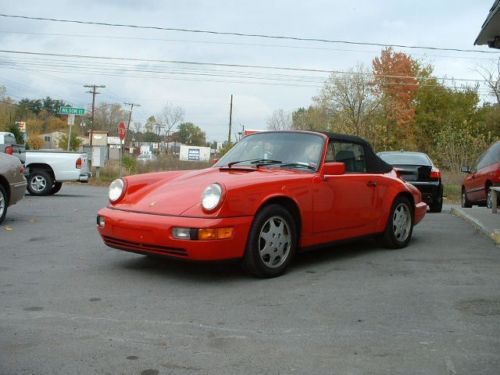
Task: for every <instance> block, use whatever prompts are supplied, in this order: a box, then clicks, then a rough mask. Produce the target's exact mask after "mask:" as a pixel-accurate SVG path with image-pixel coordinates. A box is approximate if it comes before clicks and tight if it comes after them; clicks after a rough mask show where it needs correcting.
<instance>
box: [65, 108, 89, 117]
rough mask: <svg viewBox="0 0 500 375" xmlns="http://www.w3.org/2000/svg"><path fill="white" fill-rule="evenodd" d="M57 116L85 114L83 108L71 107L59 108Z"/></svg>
mask: <svg viewBox="0 0 500 375" xmlns="http://www.w3.org/2000/svg"><path fill="white" fill-rule="evenodd" d="M59 114H60V115H77V116H83V115H84V114H85V109H84V108H73V107H60V108H59Z"/></svg>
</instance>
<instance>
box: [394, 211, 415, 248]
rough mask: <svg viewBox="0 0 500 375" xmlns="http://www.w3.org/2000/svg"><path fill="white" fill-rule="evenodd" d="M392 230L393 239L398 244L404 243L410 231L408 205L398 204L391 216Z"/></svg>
mask: <svg viewBox="0 0 500 375" xmlns="http://www.w3.org/2000/svg"><path fill="white" fill-rule="evenodd" d="M392 230H393V233H394V237H396V239H397V240H398V241H400V242H404V241H406V239H407V238H408V236H409V235H410V230H411V211H410V208H409V207H408V205H406V204H404V203H400V204H398V205H397V206H396V208H395V209H394V213H393V215H392Z"/></svg>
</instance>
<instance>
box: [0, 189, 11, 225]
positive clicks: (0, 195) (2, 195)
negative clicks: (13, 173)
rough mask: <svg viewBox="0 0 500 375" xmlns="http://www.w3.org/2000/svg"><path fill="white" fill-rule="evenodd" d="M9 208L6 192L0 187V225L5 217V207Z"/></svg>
mask: <svg viewBox="0 0 500 375" xmlns="http://www.w3.org/2000/svg"><path fill="white" fill-rule="evenodd" d="M8 206H9V200H8V197H7V192H6V191H5V188H4V187H3V186H2V185H0V224H2V223H3V221H4V220H5V216H6V215H7V207H8Z"/></svg>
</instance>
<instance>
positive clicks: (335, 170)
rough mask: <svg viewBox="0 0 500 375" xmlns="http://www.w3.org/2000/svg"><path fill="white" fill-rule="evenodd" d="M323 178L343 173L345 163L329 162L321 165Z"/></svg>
mask: <svg viewBox="0 0 500 375" xmlns="http://www.w3.org/2000/svg"><path fill="white" fill-rule="evenodd" d="M321 172H322V175H323V176H338V175H341V174H344V173H345V163H338V162H329V163H325V164H323V169H322V171H321Z"/></svg>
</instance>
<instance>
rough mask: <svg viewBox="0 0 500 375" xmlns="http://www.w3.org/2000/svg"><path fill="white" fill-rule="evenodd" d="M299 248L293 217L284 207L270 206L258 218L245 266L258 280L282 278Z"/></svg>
mask: <svg viewBox="0 0 500 375" xmlns="http://www.w3.org/2000/svg"><path fill="white" fill-rule="evenodd" d="M267 236H269V237H271V238H265V237H267ZM296 247H297V231H296V227H295V221H294V220H293V217H292V215H291V214H290V212H289V211H288V210H287V209H285V208H284V207H283V206H280V205H278V204H271V205H269V206H266V207H264V208H263V209H261V210H260V211H259V212H258V213H257V215H256V216H255V219H254V221H253V223H252V227H251V229H250V235H249V238H248V243H247V248H246V251H245V256H244V258H243V266H244V268H245V269H246V270H247V271H248V272H250V273H251V274H252V275H254V276H257V277H262V278H270V277H276V276H280V275H282V274H283V273H285V271H286V269H287V267H288V265H289V264H290V262H291V261H292V259H293V256H294V255H295V251H296ZM266 248H267V251H266Z"/></svg>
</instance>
